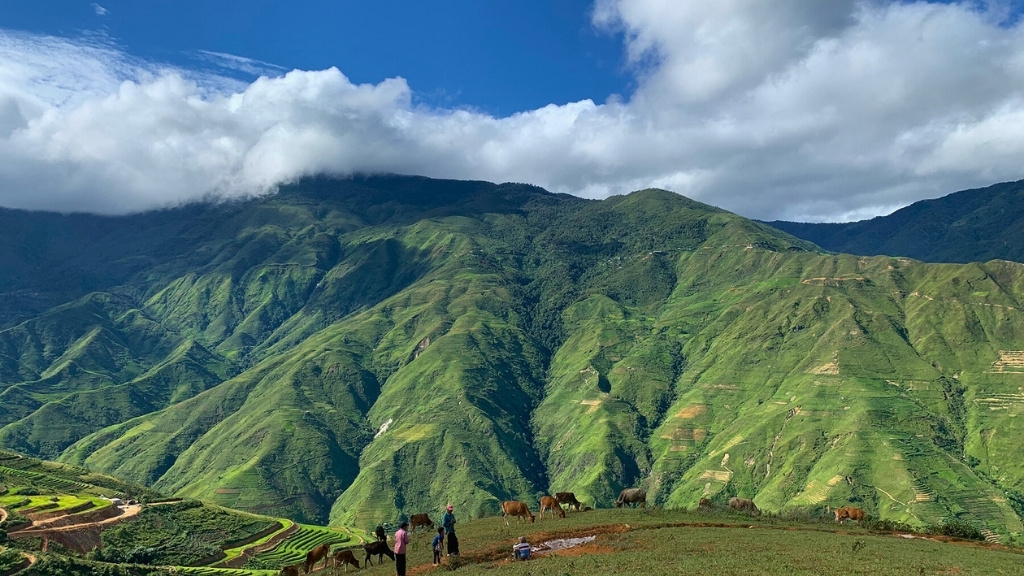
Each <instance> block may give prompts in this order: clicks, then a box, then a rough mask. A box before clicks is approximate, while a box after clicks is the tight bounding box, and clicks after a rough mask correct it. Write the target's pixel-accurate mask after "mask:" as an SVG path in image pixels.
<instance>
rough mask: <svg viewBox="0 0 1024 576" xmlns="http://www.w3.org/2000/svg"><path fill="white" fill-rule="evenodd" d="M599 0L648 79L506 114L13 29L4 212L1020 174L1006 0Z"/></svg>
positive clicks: (750, 191) (869, 212) (1021, 74)
mask: <svg viewBox="0 0 1024 576" xmlns="http://www.w3.org/2000/svg"><path fill="white" fill-rule="evenodd" d="M768 4H769V3H765V2H759V1H756V0H722V1H720V2H679V1H677V0H601V1H599V2H598V3H597V4H596V6H595V9H594V23H595V26H599V27H603V28H606V29H609V30H613V31H619V32H622V33H623V35H624V37H625V42H626V49H627V50H626V51H627V54H628V58H629V63H628V65H629V66H630V67H631V69H632V70H633V71H634V73H635V74H636V76H637V79H638V88H637V90H636V92H635V93H633V94H631V95H629V96H628V97H627V98H618V97H612V98H609V100H607V101H605V102H603V103H597V102H594V101H591V100H584V101H581V102H572V103H565V104H561V105H549V106H546V107H544V108H541V109H538V110H529V111H524V112H521V113H518V114H514V115H511V116H508V117H494V116H491V115H488V114H484V113H481V112H477V111H472V110H464V109H431V108H425V107H422V106H418V105H415V104H414V103H413V97H412V88H411V87H410V86H409V85H408V84H407V83H406V81H405V80H404V79H402V78H391V79H386V80H383V81H382V82H380V83H377V84H361V85H357V84H353V83H352V82H351V81H350V80H349V79H348V78H347V77H346V76H345V75H344V74H343V73H342V71H339V70H337V69H334V68H331V69H328V70H320V71H301V70H295V71H292V72H288V73H285V74H280V73H278V72H277V71H276V70H275V69H274V68H273V67H272V66H270V65H267V64H265V63H260V62H253V61H249V60H246V59H244V58H237V57H233V56H230V55H223V54H210V53H205V56H206V57H208V58H216V59H217V60H218V62H219V64H218V65H220V66H230V67H234V68H236V69H242V70H249V71H252V70H256V71H259V72H261V73H265V74H269V75H268V76H263V77H260V78H259V79H258V80H256V81H255V82H252V83H240V82H238V81H237V80H233V79H231V78H230V77H228V76H222V75H218V74H212V73H200V72H197V71H194V70H186V69H180V68H173V67H169V66H162V65H159V64H154V63H151V62H144V61H141V60H138V59H135V58H132V57H131V56H130V55H127V54H125V53H124V52H123V51H121V50H119V49H118V48H117V47H116V46H115V45H113V44H112V43H110V42H108V41H105V40H104V39H102V38H100V39H84V40H82V39H79V40H68V39H62V38H53V37H41V36H34V35H27V34H22V33H11V32H3V31H0V205H3V206H8V207H19V208H31V209H50V210H60V211H72V210H82V211H93V212H103V213H124V212H131V211H138V210H144V209H148V208H154V207H160V206H166V205H172V204H176V203H181V202H186V201H190V200H195V199H200V198H205V197H211V196H213V197H218V196H219V197H233V196H241V195H250V194H260V193H265V192H267V191H271V190H273V189H274V187H275V186H276V185H279V184H281V183H286V182H291V181H294V180H296V179H298V178H301V177H302V176H306V175H312V174H318V173H332V174H348V173H352V172H393V173H406V174H421V175H426V176H434V177H444V178H473V179H485V180H491V181H497V182H503V181H519V182H530V183H534V184H538V185H540V186H544V187H545V188H548V189H549V190H552V191H556V192H568V193H573V194H579V195H583V196H587V197H604V196H608V195H610V194H618V193H625V192H629V191H632V190H635V189H639V188H645V187H651V186H656V187H662V188H667V189H670V190H674V191H677V192H679V193H682V194H686V195H688V196H690V197H693V198H696V199H699V200H701V201H704V202H707V203H710V204H715V205H718V206H722V207H724V208H726V209H730V210H733V211H736V212H739V213H740V214H743V215H746V216H751V217H757V218H764V219H775V218H784V219H801V220H845V219H856V218H863V217H870V216H873V215H876V214H880V213H885V212H888V211H891V210H893V209H895V208H897V207H899V206H902V205H906V204H908V203H910V202H913V201H915V200H918V199H921V198H925V197H935V196H939V195H943V194H947V193H950V192H953V191H956V190H959V189H962V188H966V187H972V186H982V185H987V184H991V183H994V182H997V181H1002V180H1014V179H1018V178H1021V177H1022V172H1024V169H1022V168H1021V163H1020V158H1021V157H1022V152H1024V91H1022V90H1024V28H1022V27H1021V25H1020V24H1016V23H1009V22H1007V21H1006V20H1005V17H1006V11H1005V10H1003V9H1002V8H1000V5H998V4H991V5H987V4H985V5H983V4H977V3H973V2H970V3H966V2H965V3H953V4H931V3H924V2H920V3H905V2H899V3H887V2H879V1H875V2H856V1H853V0H841V1H840V0H837V1H835V2H827V3H822V6H820V7H809V6H807V3H806V2H804V1H803V0H785V1H780V2H772V3H770V6H769V5H768Z"/></svg>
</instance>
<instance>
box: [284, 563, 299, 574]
mask: <svg viewBox="0 0 1024 576" xmlns="http://www.w3.org/2000/svg"><path fill="white" fill-rule="evenodd" d="M280 576H299V565H298V564H296V565H294V566H285V567H284V568H281V574H280Z"/></svg>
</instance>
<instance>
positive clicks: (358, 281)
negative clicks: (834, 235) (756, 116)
mask: <svg viewBox="0 0 1024 576" xmlns="http://www.w3.org/2000/svg"><path fill="white" fill-rule="evenodd" d="M182 210H185V209H182ZM186 216H187V217H188V220H187V222H186V221H185V217H186ZM147 217H148V218H155V217H154V216H147ZM172 220H173V218H171V217H170V216H168V215H167V214H163V215H162V216H161V220H160V221H159V222H160V225H159V226H158V227H157V228H156V230H157V231H158V232H159V233H165V232H166V231H169V230H173V231H174V233H175V234H176V235H177V237H178V238H180V239H181V240H180V244H181V245H182V246H187V247H188V250H187V251H184V252H183V251H181V250H178V251H175V250H172V249H171V248H172V247H174V245H173V243H170V242H169V241H168V242H159V241H156V240H153V239H150V240H148V241H147V243H146V244H145V245H146V246H163V247H164V248H161V250H162V251H157V250H156V249H154V251H153V252H151V253H150V254H149V256H148V257H150V258H152V263H151V265H149V266H145V267H143V268H142V269H141V270H140V271H139V272H138V273H135V274H133V275H130V278H128V279H123V278H121V277H118V278H113V277H112V278H111V279H109V283H110V284H112V286H111V287H110V288H109V290H107V292H105V293H103V294H96V293H94V294H91V295H89V294H83V295H81V296H80V297H79V298H78V299H77V300H75V301H74V302H72V303H70V304H68V305H65V306H62V307H58V308H54V309H51V310H50V311H48V312H47V313H45V314H42V315H35V316H32V317H31V318H30V319H29V320H27V321H25V322H22V323H19V324H17V325H14V326H12V327H9V328H7V329H6V330H5V331H3V332H2V333H0V346H2V348H0V375H2V376H0V378H2V380H0V381H2V383H3V386H2V390H0V394H2V395H3V398H4V399H5V400H7V399H9V401H6V402H5V403H4V404H3V408H2V409H0V419H2V424H3V426H4V427H3V428H2V429H0V438H2V439H3V441H4V442H8V443H11V444H12V445H17V446H19V447H21V448H22V449H25V450H29V451H32V452H33V453H45V452H47V451H51V452H55V451H60V452H61V454H62V456H61V457H62V458H63V459H64V460H66V461H69V462H76V463H84V464H87V465H89V466H90V467H94V468H97V469H101V470H104V471H108V472H111V473H117V474H121V475H124V476H126V477H128V478H131V479H133V480H136V481H139V482H145V483H151V484H153V485H154V486H156V487H157V488H159V489H161V490H163V491H167V492H170V493H175V494H179V495H183V496H188V497H197V498H204V499H211V500H213V501H215V502H218V503H221V504H224V505H227V506H235V507H239V508H243V509H246V510H250V511H255V512H263V513H268V514H275V515H281V516H289V517H292V518H296V519H300V520H303V521H312V522H319V523H324V522H327V521H331V522H335V523H343V524H348V525H352V526H355V527H357V528H360V529H366V528H369V527H372V526H374V525H376V523H377V522H379V521H382V520H394V519H396V517H397V516H398V515H399V514H403V513H404V514H412V513H417V512H433V513H435V515H436V512H437V511H439V510H440V508H441V507H442V506H443V505H444V504H446V503H448V502H451V503H453V504H456V505H457V506H458V507H459V510H460V512H461V513H462V514H464V515H465V516H479V515H484V514H490V513H494V512H496V511H497V509H498V503H499V501H500V500H503V499H510V498H514V499H523V500H526V501H527V502H529V503H531V507H534V508H535V507H536V502H537V499H538V497H539V496H540V495H541V494H543V493H553V492H557V491H574V492H576V493H577V495H578V496H579V497H580V498H581V499H582V500H584V501H585V502H586V503H587V504H590V505H592V506H597V507H607V506H610V505H611V504H612V503H613V501H614V498H615V496H616V495H617V493H618V492H619V490H621V489H622V488H623V487H627V486H633V485H640V486H644V487H645V488H647V489H648V491H649V493H650V499H651V501H652V502H654V503H658V504H662V505H665V506H670V507H682V506H693V505H695V504H696V502H697V500H698V499H699V498H701V497H707V498H711V499H712V500H716V501H719V502H721V501H724V500H727V499H728V498H729V497H730V496H733V495H739V496H745V497H752V498H754V499H755V501H756V502H757V503H758V505H759V506H761V507H762V508H764V509H766V510H787V509H792V508H808V509H824V508H825V507H826V506H839V505H846V504H854V505H858V506H861V507H863V508H864V509H866V510H867V511H868V513H869V514H871V515H873V516H875V517H884V518H891V519H895V520H900V521H904V522H908V523H912V524H918V525H924V524H929V523H934V522H937V521H939V520H940V519H942V518H949V517H960V518H963V519H965V520H968V521H970V522H973V523H975V524H977V525H979V526H981V527H985V528H986V529H991V530H994V531H996V532H1000V533H1002V534H1004V535H1009V534H1018V533H1020V532H1022V531H1024V528H1022V527H1021V523H1020V516H1019V515H1020V513H1021V512H1022V510H1024V498H1022V496H1021V495H1022V493H1024V490H1022V488H1021V483H1022V482H1024V467H1022V465H1021V464H1020V463H1019V459H1018V458H1016V456H1017V446H1019V445H1020V442H1021V440H1022V439H1024V438H1022V436H1021V430H1020V429H1019V427H1018V426H1017V418H1016V416H1017V415H1018V414H1019V413H1020V411H1021V410H1022V409H1024V408H1022V407H1024V401H1022V400H1021V396H1020V394H1021V392H1020V388H1021V387H1022V386H1024V381H1022V379H1024V317H1022V312H1021V309H1020V302H1019V300H1020V295H1021V294H1022V293H1024V266H1021V265H1018V264H1012V263H1008V262H998V261H994V262H990V263H987V264H968V265H927V264H922V263H920V262H917V261H913V260H908V259H900V258H886V257H874V258H862V257H854V256H846V255H831V254H823V253H821V252H820V251H819V250H818V249H817V248H816V247H815V246H813V245H811V244H808V243H806V242H803V241H800V240H797V239H796V238H793V237H792V236H788V235H786V234H784V233H781V232H779V231H777V230H774V229H772V228H769V227H767V226H764V225H761V224H758V223H755V222H752V221H749V220H746V219H743V218H740V217H738V216H736V215H733V214H730V213H728V212H725V211H722V210H719V209H716V208H713V207H710V206H707V205H704V204H701V203H698V202H694V201H691V200H688V199H686V198H683V197H680V196H678V195H675V194H672V193H669V192H665V191H659V190H645V191H640V192H636V193H633V194H630V195H627V196H618V197H613V198H609V199H607V200H604V201H600V202H597V201H587V200H582V199H578V198H573V197H568V196H560V195H552V194H548V193H546V192H544V191H542V190H539V189H537V188H533V187H529V186H525V185H516V184H504V185H493V184H488V183H484V182H448V181H436V180H427V179H416V178H402V177H379V178H354V179H349V180H329V179H318V180H312V181H307V182H303V183H300V184H298V185H295V186H292V187H288V188H285V189H284V190H282V191H281V193H280V194H278V195H275V196H271V197H267V198H261V199H252V200H247V201H245V202H241V203H237V204H228V205H221V206H210V207H207V208H203V207H201V206H199V207H188V209H187V211H183V212H182V221H181V222H180V223H179V224H178V225H177V226H175V225H172V224H171V223H170V222H171V221H172ZM118 230H120V229H118ZM125 230H127V229H125ZM125 230H122V231H121V232H117V233H118V234H123V235H124V237H125V238H130V237H131V234H132V232H131V231H130V230H127V231H125ZM113 233H114V232H112V234H113ZM161 255H164V256H165V257H161ZM71 366H78V367H80V369H78V370H77V371H75V370H72V369H71V368H70V367H71ZM48 379H49V380H48ZM47 383H50V384H47ZM46 386H49V387H46ZM133 394H134V395H133ZM62 403H63V404H62ZM106 406H113V407H115V409H110V410H104V409H103V407H106ZM118 406H121V408H116V407H118ZM62 407H63V408H62ZM58 408H62V409H58ZM60 415H63V417H64V418H65V419H64V420H61V419H60ZM71 419H73V420H74V422H69V421H68V420H71ZM49 422H55V423H60V425H59V426H56V425H55V426H48V425H47V423H49Z"/></svg>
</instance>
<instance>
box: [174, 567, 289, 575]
mask: <svg viewBox="0 0 1024 576" xmlns="http://www.w3.org/2000/svg"><path fill="white" fill-rule="evenodd" d="M176 570H177V571H178V574H197V575H199V576H269V575H271V574H277V573H278V571H277V570H246V569H244V568H202V567H199V568H195V567H190V566H179V567H178V568H176Z"/></svg>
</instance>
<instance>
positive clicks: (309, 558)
mask: <svg viewBox="0 0 1024 576" xmlns="http://www.w3.org/2000/svg"><path fill="white" fill-rule="evenodd" d="M330 553H331V545H330V544H328V543H326V542H324V543H323V544H321V545H319V546H317V547H316V548H313V549H312V550H310V551H309V552H306V574H309V573H310V572H312V571H313V567H314V566H316V563H317V562H319V561H321V560H323V561H324V568H327V560H328V559H329V558H328V555H329V554H330Z"/></svg>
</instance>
